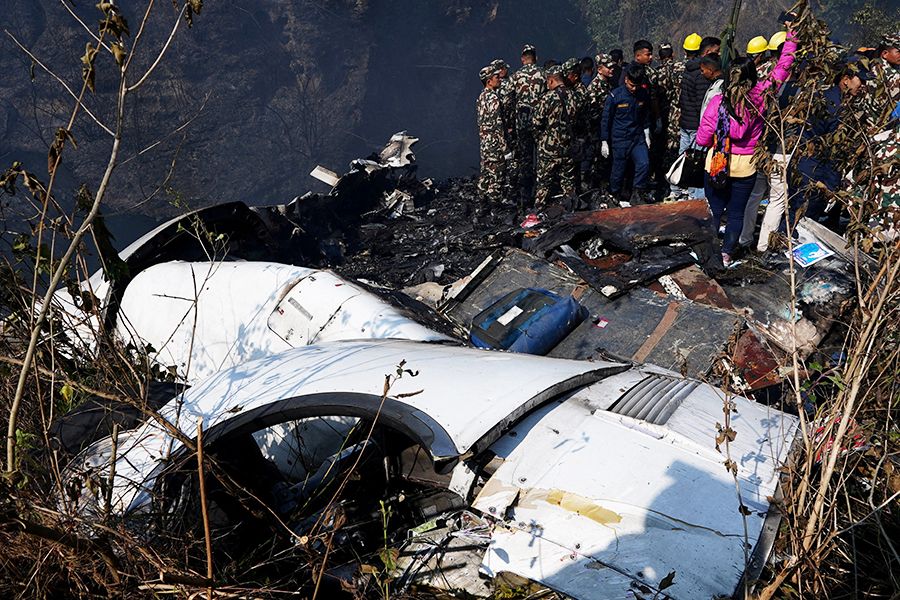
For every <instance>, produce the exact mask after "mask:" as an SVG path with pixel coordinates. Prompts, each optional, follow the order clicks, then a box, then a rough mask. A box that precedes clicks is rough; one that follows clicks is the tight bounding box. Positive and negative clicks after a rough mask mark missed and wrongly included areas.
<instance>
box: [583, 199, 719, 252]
mask: <svg viewBox="0 0 900 600" xmlns="http://www.w3.org/2000/svg"><path fill="white" fill-rule="evenodd" d="M565 220H566V222H568V223H569V224H571V225H576V226H579V225H580V226H589V227H592V228H594V230H595V231H596V232H597V234H598V235H599V236H600V237H602V238H603V239H604V240H609V241H610V242H611V243H613V245H615V246H616V247H619V248H622V249H625V250H627V249H629V248H632V249H639V248H647V247H650V246H657V245H660V244H668V243H672V242H684V243H688V244H690V243H693V242H696V241H701V240H702V239H705V238H709V239H711V240H712V239H715V235H716V232H715V228H714V227H713V225H712V214H711V213H710V210H709V205H708V204H707V203H706V200H687V201H685V202H675V203H674V204H650V205H646V206H632V207H630V208H611V209H608V210H599V211H593V212H582V213H575V214H571V215H566V217H565Z"/></svg>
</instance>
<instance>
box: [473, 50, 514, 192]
mask: <svg viewBox="0 0 900 600" xmlns="http://www.w3.org/2000/svg"><path fill="white" fill-rule="evenodd" d="M478 76H479V77H480V78H481V81H482V83H484V89H483V90H482V91H481V95H480V96H478V102H477V103H476V105H475V106H476V112H477V114H478V135H479V137H480V138H481V177H480V178H479V180H478V193H479V194H480V195H481V197H482V198H484V199H487V200H490V201H492V202H497V201H500V200H501V198H502V194H503V178H504V175H505V174H506V154H507V153H508V152H509V147H508V146H507V145H506V132H505V131H504V129H503V115H502V109H501V106H500V94H499V93H498V90H499V89H500V71H499V70H498V69H497V68H496V67H493V66H487V67H485V68H483V69H481V71H479V73H478Z"/></svg>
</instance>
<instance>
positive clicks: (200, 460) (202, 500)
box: [197, 417, 213, 600]
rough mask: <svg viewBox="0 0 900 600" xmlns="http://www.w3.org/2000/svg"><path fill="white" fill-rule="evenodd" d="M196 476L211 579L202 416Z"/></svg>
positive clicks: (198, 429)
mask: <svg viewBox="0 0 900 600" xmlns="http://www.w3.org/2000/svg"><path fill="white" fill-rule="evenodd" d="M197 476H198V477H199V478H200V508H201V510H202V511H203V536H204V538H205V540H206V579H207V580H209V581H212V578H213V561H212V536H211V535H210V531H209V509H208V508H207V506H206V477H204V476H203V417H200V418H199V419H197ZM206 595H207V598H209V600H212V588H211V587H210V588H207V589H206Z"/></svg>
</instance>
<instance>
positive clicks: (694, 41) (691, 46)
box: [684, 33, 703, 52]
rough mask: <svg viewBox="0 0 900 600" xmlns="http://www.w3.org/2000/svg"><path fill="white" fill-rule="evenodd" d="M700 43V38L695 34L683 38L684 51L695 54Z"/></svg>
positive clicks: (701, 39)
mask: <svg viewBox="0 0 900 600" xmlns="http://www.w3.org/2000/svg"><path fill="white" fill-rule="evenodd" d="M702 41H703V38H702V37H700V36H699V35H697V34H696V33H692V34H691V35H689V36H687V37H686V38H684V49H685V50H690V51H691V52H696V51H697V50H699V49H700V42H702Z"/></svg>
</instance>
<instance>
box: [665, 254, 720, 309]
mask: <svg viewBox="0 0 900 600" xmlns="http://www.w3.org/2000/svg"><path fill="white" fill-rule="evenodd" d="M666 277H667V278H668V279H670V280H671V281H672V283H673V284H674V285H675V287H676V288H677V292H675V291H673V290H672V289H670V288H667V287H666V286H664V285H662V281H660V283H659V284H654V285H648V286H647V287H648V288H650V289H651V290H653V291H655V292H662V293H665V294H669V295H670V296H673V295H674V296H678V295H681V296H683V297H685V298H687V299H688V300H692V301H694V302H697V303H698V304H705V305H707V306H714V307H716V308H723V309H725V310H732V309H733V308H734V306H733V305H732V304H731V300H729V299H728V296H727V295H726V294H725V290H724V289H722V286H721V285H719V283H718V282H717V281H716V280H715V279H713V278H712V277H710V276H709V275H707V274H706V273H704V272H703V271H701V270H700V269H699V268H698V267H697V266H696V265H691V266H689V267H685V268H684V269H680V270H678V271H675V272H673V273H670V274H668V275H666ZM660 280H662V278H660Z"/></svg>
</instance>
